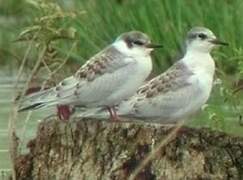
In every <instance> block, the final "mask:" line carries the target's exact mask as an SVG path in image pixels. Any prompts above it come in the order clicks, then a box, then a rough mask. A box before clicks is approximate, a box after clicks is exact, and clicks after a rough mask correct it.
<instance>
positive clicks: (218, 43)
mask: <svg viewBox="0 0 243 180" xmlns="http://www.w3.org/2000/svg"><path fill="white" fill-rule="evenodd" d="M210 42H211V43H213V44H216V45H223V46H228V45H229V44H228V43H227V42H223V41H221V40H219V39H212V40H210Z"/></svg>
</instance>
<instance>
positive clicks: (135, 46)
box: [113, 31, 162, 56]
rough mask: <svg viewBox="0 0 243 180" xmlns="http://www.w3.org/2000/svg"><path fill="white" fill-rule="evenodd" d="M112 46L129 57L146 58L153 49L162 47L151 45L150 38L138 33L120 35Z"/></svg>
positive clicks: (131, 32)
mask: <svg viewBox="0 0 243 180" xmlns="http://www.w3.org/2000/svg"><path fill="white" fill-rule="evenodd" d="M113 45H114V46H115V47H116V48H117V49H118V50H119V51H120V52H122V53H125V54H127V55H131V56H147V55H150V52H151V51H152V50H153V49H155V48H161V47H162V45H158V44H153V43H151V40H150V38H149V37H148V36H147V35H146V34H144V33H142V32H139V31H130V32H126V33H123V34H121V35H120V36H119V37H118V38H117V39H116V41H115V42H114V43H113Z"/></svg>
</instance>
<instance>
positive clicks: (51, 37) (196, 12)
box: [0, 0, 243, 168]
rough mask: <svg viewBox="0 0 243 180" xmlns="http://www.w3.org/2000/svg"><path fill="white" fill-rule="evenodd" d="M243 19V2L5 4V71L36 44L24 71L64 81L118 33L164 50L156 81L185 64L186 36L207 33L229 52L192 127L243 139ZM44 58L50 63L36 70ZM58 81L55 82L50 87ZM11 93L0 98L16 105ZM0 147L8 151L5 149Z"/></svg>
mask: <svg viewBox="0 0 243 180" xmlns="http://www.w3.org/2000/svg"><path fill="white" fill-rule="evenodd" d="M242 16H243V1H242V0H234V1H229V0H221V1H216V0H68V1H67V0H56V1H55V0H8V1H6V0H5V1H4V0H0V64H1V66H2V65H5V67H10V68H13V69H15V70H16V69H17V68H16V67H19V66H20V64H21V62H22V61H23V59H24V57H25V54H26V52H27V50H28V48H29V47H30V44H31V43H33V44H32V46H31V51H30V53H27V54H28V55H27V57H26V60H27V62H26V65H25V67H24V68H25V69H24V72H29V71H31V70H33V69H35V71H36V72H32V73H33V74H32V75H35V74H36V73H37V72H40V73H39V74H46V73H43V72H48V73H50V72H53V71H55V70H56V69H61V68H62V70H65V71H62V73H60V72H56V75H60V76H66V74H65V73H63V72H66V73H70V71H72V72H73V71H74V70H75V69H77V68H78V66H79V65H80V64H83V63H84V62H85V61H86V60H87V59H88V58H89V57H90V56H92V55H93V54H94V53H96V52H98V51H99V50H100V49H102V48H104V47H105V46H106V45H108V44H110V43H111V42H112V41H114V40H115V38H116V37H117V36H118V35H119V34H121V33H123V32H125V31H130V30H140V31H143V32H145V33H147V34H149V36H150V37H151V38H152V39H153V41H154V42H157V43H161V44H163V45H164V48H163V49H161V50H160V51H156V52H154V71H155V74H158V73H160V72H163V71H164V70H166V69H167V68H168V67H169V66H170V65H171V64H172V63H173V62H174V61H176V59H177V58H178V57H181V55H182V53H183V39H184V37H185V35H186V32H187V31H188V30H189V29H190V28H191V27H193V26H206V27H208V28H209V29H211V30H212V31H213V32H214V33H215V34H216V35H217V36H218V37H219V38H220V39H222V40H224V41H226V42H228V43H229V44H230V46H229V47H226V48H221V49H218V50H215V51H214V52H213V56H214V59H215V61H216V64H217V72H216V78H219V79H221V81H222V83H220V84H218V85H216V86H215V87H214V90H213V93H212V95H211V98H210V101H209V105H208V106H207V107H206V108H205V109H204V112H203V113H201V114H200V116H196V117H195V118H194V120H193V121H191V122H189V125H191V126H194V127H202V126H206V127H211V128H213V129H217V130H222V131H225V132H228V133H231V134H235V135H240V136H243V127H242V126H240V125H239V119H240V117H241V115H242V114H243V113H242V112H243V104H242V103H243V102H242V100H241V99H242V97H243V95H242V89H243V80H242V79H243V49H242V47H243V18H242ZM32 41H33V42H32ZM53 50H54V51H53ZM53 52H54V53H53ZM55 52H57V55H56V53H55ZM178 52H180V53H178ZM41 56H43V59H44V60H45V64H40V67H39V68H38V67H35V65H36V63H37V62H38V60H39V59H40V58H39V57H41ZM67 60H68V61H67ZM66 61H67V65H66V66H62V65H63V63H65V62H66ZM46 70H47V71H46ZM48 73H47V74H48ZM59 78H62V77H58V78H57V79H56V78H55V79H54V77H53V79H54V80H53V81H58V79H59ZM41 80H42V81H43V79H41ZM0 90H1V88H0ZM0 93H1V91H0ZM7 93H9V92H7ZM7 93H6V92H4V93H3V92H2V97H1V94H0V97H1V98H3V99H4V97H5V98H6V97H7V98H6V99H11V97H8V96H10V95H9V94H7ZM1 98H0V101H1ZM0 103H1V102H0ZM2 105H4V106H10V104H7V103H5V104H4V103H2ZM6 109H7V108H4V109H3V108H1V109H0V124H1V123H2V124H3V125H4V126H1V127H2V129H0V134H1V133H2V134H1V136H0V139H1V138H2V139H5V140H6V139H7V135H6V132H5V129H6V127H7V123H6V119H7V116H8V110H6ZM22 116H23V115H21V119H24V118H23V117H22ZM32 120H33V119H32ZM32 122H33V123H32ZM22 123H24V122H23V121H22ZM20 124H21V121H20ZM26 124H27V125H26V126H28V128H27V132H26V134H27V135H26V136H28V137H30V136H31V135H33V134H34V132H33V131H34V129H35V127H36V124H37V122H36V121H31V123H30V124H28V123H26ZM21 126H22V125H19V124H18V126H17V127H21ZM19 129H20V130H22V128H19ZM1 142H4V140H3V141H1ZM0 147H1V148H2V149H6V148H7V142H6V143H4V144H0ZM0 150H1V149H0ZM4 156H5V155H4ZM6 166H7V167H9V165H6ZM6 166H4V167H6ZM1 168H3V167H1Z"/></svg>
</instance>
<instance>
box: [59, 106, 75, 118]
mask: <svg viewBox="0 0 243 180" xmlns="http://www.w3.org/2000/svg"><path fill="white" fill-rule="evenodd" d="M71 114H72V111H71V109H70V107H69V106H68V105H58V106H57V116H58V117H59V119H60V120H64V121H67V120H69V118H70V116H71Z"/></svg>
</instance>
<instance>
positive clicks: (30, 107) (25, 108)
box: [18, 103, 45, 112]
mask: <svg viewBox="0 0 243 180" xmlns="http://www.w3.org/2000/svg"><path fill="white" fill-rule="evenodd" d="M44 106H45V104H44V103H36V104H32V105H30V106H26V107H23V108H20V109H18V112H22V111H27V110H34V109H39V108H41V107H44Z"/></svg>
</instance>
